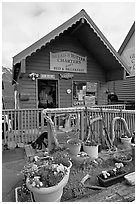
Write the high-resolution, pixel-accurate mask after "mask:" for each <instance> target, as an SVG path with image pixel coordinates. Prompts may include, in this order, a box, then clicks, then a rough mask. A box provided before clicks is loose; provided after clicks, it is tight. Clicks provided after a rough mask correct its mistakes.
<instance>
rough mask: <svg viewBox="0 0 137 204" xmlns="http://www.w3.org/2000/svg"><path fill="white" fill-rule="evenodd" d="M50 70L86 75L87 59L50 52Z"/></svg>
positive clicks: (70, 54)
mask: <svg viewBox="0 0 137 204" xmlns="http://www.w3.org/2000/svg"><path fill="white" fill-rule="evenodd" d="M50 70H51V71H62V72H78V73H87V57H83V56H80V55H78V54H75V53H73V52H65V51H64V52H57V53H51V52H50Z"/></svg>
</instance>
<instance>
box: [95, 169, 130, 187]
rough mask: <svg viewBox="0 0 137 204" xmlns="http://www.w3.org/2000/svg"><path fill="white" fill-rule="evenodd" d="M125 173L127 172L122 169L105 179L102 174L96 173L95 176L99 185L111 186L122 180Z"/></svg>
mask: <svg viewBox="0 0 137 204" xmlns="http://www.w3.org/2000/svg"><path fill="white" fill-rule="evenodd" d="M126 174H127V173H126V172H125V171H123V172H122V173H121V174H118V175H116V176H114V177H111V178H109V177H108V178H107V179H104V178H103V176H102V174H100V175H98V176H97V177H98V181H99V184H100V185H101V186H104V187H108V186H111V185H113V184H115V183H118V182H120V181H122V180H123V179H124V176H125V175H126Z"/></svg>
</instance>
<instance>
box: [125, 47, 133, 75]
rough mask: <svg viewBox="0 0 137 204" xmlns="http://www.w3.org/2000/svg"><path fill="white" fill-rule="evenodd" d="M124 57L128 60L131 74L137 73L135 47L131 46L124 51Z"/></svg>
mask: <svg viewBox="0 0 137 204" xmlns="http://www.w3.org/2000/svg"><path fill="white" fill-rule="evenodd" d="M124 57H125V58H126V60H127V61H128V66H129V67H130V71H131V75H135V48H134V47H133V48H129V49H127V50H126V51H125V52H124Z"/></svg>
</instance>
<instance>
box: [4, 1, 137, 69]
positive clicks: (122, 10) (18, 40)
mask: <svg viewBox="0 0 137 204" xmlns="http://www.w3.org/2000/svg"><path fill="white" fill-rule="evenodd" d="M81 9H85V10H86V12H87V13H88V15H89V16H90V17H91V19H92V20H93V21H94V23H95V24H96V25H97V26H98V28H99V29H100V30H101V31H102V33H103V34H104V35H105V37H106V38H107V39H108V40H109V41H110V43H111V44H112V45H113V46H114V48H115V49H118V48H119V47H120V45H121V43H122V41H123V40H124V38H125V36H126V35H127V33H128V31H129V29H130V27H131V26H132V24H133V21H134V13H135V11H134V3H125V2H123V3H100V2H97V3H93V2H84V3H83V2H82V3H81V2H51V3H49V2H46V3H45V2H40V3H39V2H29V3H26V2H21V3H19V2H12V3H9V2H4V3H3V4H2V43H3V48H2V55H3V61H2V63H3V66H8V67H11V66H12V57H13V56H14V55H16V54H17V53H19V52H21V51H22V50H23V49H25V48H26V47H28V46H30V45H31V44H32V43H34V42H35V41H37V40H38V39H39V38H41V37H43V36H45V35H46V34H48V33H49V32H51V31H52V30H53V29H55V28H57V27H58V26H59V25H61V24H62V23H64V22H65V21H67V20H68V19H69V18H71V17H73V16H74V15H76V14H77V13H78V12H80V10H81ZM127 14H128V15H127Z"/></svg>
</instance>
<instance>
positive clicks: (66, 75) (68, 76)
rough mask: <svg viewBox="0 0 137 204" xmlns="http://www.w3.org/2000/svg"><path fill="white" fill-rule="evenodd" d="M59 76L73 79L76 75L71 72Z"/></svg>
mask: <svg viewBox="0 0 137 204" xmlns="http://www.w3.org/2000/svg"><path fill="white" fill-rule="evenodd" d="M59 76H60V78H61V79H72V78H73V77H74V75H73V74H71V73H64V74H59Z"/></svg>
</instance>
